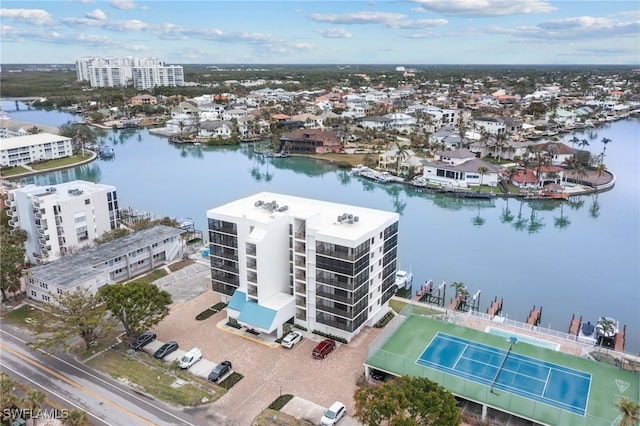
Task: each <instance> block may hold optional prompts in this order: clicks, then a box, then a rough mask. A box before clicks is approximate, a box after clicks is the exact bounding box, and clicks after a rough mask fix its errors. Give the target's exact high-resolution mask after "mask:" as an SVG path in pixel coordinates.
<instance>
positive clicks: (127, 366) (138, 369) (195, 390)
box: [87, 345, 226, 407]
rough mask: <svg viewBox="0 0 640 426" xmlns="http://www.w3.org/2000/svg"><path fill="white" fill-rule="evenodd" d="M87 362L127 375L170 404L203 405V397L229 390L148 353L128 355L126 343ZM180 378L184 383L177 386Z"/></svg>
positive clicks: (136, 386)
mask: <svg viewBox="0 0 640 426" xmlns="http://www.w3.org/2000/svg"><path fill="white" fill-rule="evenodd" d="M87 364H88V365H90V366H91V367H93V368H96V369H98V370H101V371H103V372H105V373H107V374H108V375H110V376H111V377H113V378H116V379H126V380H127V381H129V383H131V384H132V385H131V386H132V387H133V388H134V389H139V390H140V391H142V392H144V393H146V394H148V395H151V396H152V397H154V398H157V399H159V400H162V401H165V402H169V403H171V404H176V405H181V406H188V407H195V406H198V405H202V404H203V402H202V401H203V400H204V399H206V401H207V402H211V401H215V400H217V399H218V398H220V397H221V396H222V395H224V394H225V392H226V391H225V390H224V389H222V388H220V387H218V386H214V385H211V384H209V383H208V382H206V381H204V380H200V379H198V378H196V377H194V376H192V375H191V374H189V373H187V372H183V371H176V372H175V373H174V372H172V371H171V369H170V367H169V365H168V364H166V363H162V361H157V360H155V359H153V358H151V357H150V356H149V355H147V354H145V353H142V352H135V353H134V354H133V355H127V354H126V352H125V349H124V345H119V346H117V347H116V348H115V349H108V350H107V351H105V352H103V353H102V354H100V355H98V356H97V357H95V358H93V359H91V360H90V361H89V362H88V363H87ZM177 379H181V380H182V381H184V383H183V384H181V385H179V386H176V385H175V384H176V380H177Z"/></svg>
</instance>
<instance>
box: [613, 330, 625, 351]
mask: <svg viewBox="0 0 640 426" xmlns="http://www.w3.org/2000/svg"><path fill="white" fill-rule="evenodd" d="M626 332H627V326H626V324H625V326H624V327H622V330H618V334H616V337H615V343H614V348H615V350H616V351H618V352H623V351H624V335H625V333H626Z"/></svg>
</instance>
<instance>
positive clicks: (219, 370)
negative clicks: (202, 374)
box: [207, 361, 231, 383]
mask: <svg viewBox="0 0 640 426" xmlns="http://www.w3.org/2000/svg"><path fill="white" fill-rule="evenodd" d="M229 371H231V362H229V361H222V362H221V363H220V364H218V365H216V366H215V367H213V370H211V373H209V376H208V377H207V379H209V380H210V381H212V382H214V383H215V382H217V381H218V380H220V378H221V377H223V376H224V375H225V374H227V373H228V372H229Z"/></svg>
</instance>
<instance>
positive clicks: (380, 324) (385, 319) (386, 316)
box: [373, 311, 395, 328]
mask: <svg viewBox="0 0 640 426" xmlns="http://www.w3.org/2000/svg"><path fill="white" fill-rule="evenodd" d="M394 316H395V315H394V314H393V312H391V311H389V312H387V313H386V314H384V316H383V317H382V318H380V320H378V322H377V323H375V324H373V326H374V327H375V328H382V327H384V326H385V325H387V324H389V321H391V320H392V319H393V317H394Z"/></svg>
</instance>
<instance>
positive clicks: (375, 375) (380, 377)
mask: <svg viewBox="0 0 640 426" xmlns="http://www.w3.org/2000/svg"><path fill="white" fill-rule="evenodd" d="M370 374H371V378H372V379H373V380H377V381H379V382H386V381H387V380H388V379H389V374H388V373H385V372H384V371H380V370H376V369H374V368H372V369H371V373H370Z"/></svg>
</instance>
